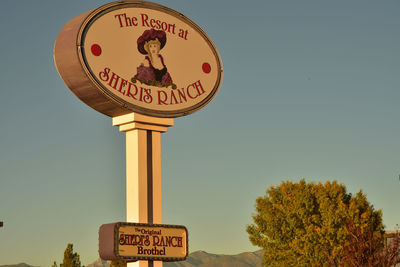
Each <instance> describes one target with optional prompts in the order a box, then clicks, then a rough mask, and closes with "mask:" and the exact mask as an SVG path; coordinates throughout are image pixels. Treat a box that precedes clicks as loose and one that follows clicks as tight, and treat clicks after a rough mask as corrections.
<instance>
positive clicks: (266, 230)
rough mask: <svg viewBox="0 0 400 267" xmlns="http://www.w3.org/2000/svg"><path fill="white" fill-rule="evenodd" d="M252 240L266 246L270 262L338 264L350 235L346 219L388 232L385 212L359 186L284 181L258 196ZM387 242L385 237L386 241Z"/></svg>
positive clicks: (274, 264)
mask: <svg viewBox="0 0 400 267" xmlns="http://www.w3.org/2000/svg"><path fill="white" fill-rule="evenodd" d="M253 220H254V224H251V225H248V226H247V232H248V233H249V238H250V241H251V242H252V243H253V244H254V245H257V246H259V247H261V248H263V249H264V257H263V260H264V261H263V262H264V264H265V266H338V264H339V261H340V259H341V257H342V254H343V244H344V243H345V242H346V241H347V240H348V239H349V232H348V230H347V229H346V227H345V222H348V221H351V222H352V223H353V224H354V225H355V227H357V228H358V229H360V230H361V231H364V230H363V229H372V230H373V232H377V233H383V225H382V213H381V211H380V210H378V211H375V210H374V208H373V206H372V205H370V204H369V203H368V201H367V199H366V196H365V195H364V194H363V193H362V192H361V191H360V192H359V193H357V194H356V195H355V196H352V195H351V194H349V193H347V192H346V187H345V186H344V185H342V184H338V183H337V182H336V181H334V182H329V181H328V182H326V183H325V184H321V183H318V184H315V183H306V182H305V180H304V179H303V180H301V181H300V182H298V183H293V182H289V181H287V182H282V183H281V185H279V186H276V187H275V186H271V187H270V188H269V189H267V190H266V195H265V196H263V197H259V198H257V200H256V214H255V215H253ZM380 242H382V244H383V240H381V241H380Z"/></svg>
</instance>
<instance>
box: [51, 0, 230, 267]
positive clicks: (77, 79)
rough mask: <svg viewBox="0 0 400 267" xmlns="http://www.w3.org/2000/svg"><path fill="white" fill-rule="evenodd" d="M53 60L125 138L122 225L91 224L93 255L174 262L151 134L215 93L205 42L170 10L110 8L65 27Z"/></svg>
mask: <svg viewBox="0 0 400 267" xmlns="http://www.w3.org/2000/svg"><path fill="white" fill-rule="evenodd" d="M54 58H55V63H56V66H57V70H58V72H59V74H60V76H61V77H62V79H63V80H64V82H65V84H66V85H67V86H68V87H69V89H70V90H71V91H72V92H73V93H74V94H75V95H76V96H77V97H78V98H79V99H81V100H82V101H83V102H84V103H86V104H87V105H89V106H90V107H92V108H93V109H95V110H97V111H98V112H101V113H103V114H105V115H107V116H110V117H112V123H113V125H114V126H118V127H119V130H120V131H122V132H125V133H126V201H127V205H126V206H127V210H126V216H127V222H119V223H109V224H104V225H102V226H101V227H100V230H99V253H100V257H101V258H103V259H106V260H112V259H123V260H126V261H128V262H134V263H130V265H134V266H140V267H152V266H158V267H160V266H162V261H178V260H184V259H185V258H186V256H187V254H188V236H187V235H188V234H187V230H186V228H185V227H184V226H177V225H164V224H162V205H161V204H162V201H161V140H160V136H161V133H164V132H166V131H167V129H168V127H171V126H173V125H174V119H173V118H176V117H180V116H185V115H188V114H191V113H193V112H195V111H197V110H199V109H201V108H202V107H204V106H205V105H207V104H208V103H209V102H210V101H211V100H212V99H213V98H214V96H215V95H216V93H217V92H218V90H219V87H220V84H221V81H222V63H221V60H220V57H219V54H218V52H217V50H216V48H215V46H214V44H213V43H212V41H211V40H210V38H209V37H208V36H207V34H206V33H205V32H204V31H203V30H202V29H201V28H200V27H199V26H197V25H196V24H195V23H194V22H193V21H191V20H190V19H188V18H187V17H185V16H184V15H182V14H181V13H179V12H177V11H175V10H172V9H170V8H167V7H165V6H161V5H158V4H155V3H150V2H143V1H118V2H113V3H109V4H106V5H104V6H101V7H99V8H97V9H94V10H91V11H88V12H86V13H83V14H80V15H78V16H76V17H75V18H73V19H71V20H70V21H69V22H67V23H66V24H65V26H64V27H63V28H62V30H61V31H60V33H59V35H58V37H57V40H56V42H55V47H54Z"/></svg>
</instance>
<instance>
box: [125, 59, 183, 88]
mask: <svg viewBox="0 0 400 267" xmlns="http://www.w3.org/2000/svg"><path fill="white" fill-rule="evenodd" d="M158 56H159V57H160V59H161V63H162V65H163V68H162V69H161V70H160V69H156V68H154V66H153V64H151V60H150V58H149V57H148V56H146V60H147V61H148V62H149V67H146V66H144V64H143V63H142V64H141V65H140V66H139V67H137V74H136V75H135V76H134V77H133V78H132V82H133V83H135V82H136V80H138V81H140V82H141V83H144V84H147V85H153V86H158V87H168V86H172V88H173V89H175V88H176V85H175V84H174V83H173V82H172V78H171V75H170V74H169V73H168V70H167V66H165V64H164V59H163V57H162V56H161V55H158Z"/></svg>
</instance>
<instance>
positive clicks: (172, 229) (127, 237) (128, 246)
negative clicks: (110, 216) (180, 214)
mask: <svg viewBox="0 0 400 267" xmlns="http://www.w3.org/2000/svg"><path fill="white" fill-rule="evenodd" d="M99 254H100V258H102V259H103V260H118V259H122V260H126V261H137V260H154V261H183V260H185V259H186V257H187V255H188V233H187V229H186V227H185V226H181V225H166V224H143V223H128V222H118V223H110V224H103V225H102V226H101V227H100V230H99Z"/></svg>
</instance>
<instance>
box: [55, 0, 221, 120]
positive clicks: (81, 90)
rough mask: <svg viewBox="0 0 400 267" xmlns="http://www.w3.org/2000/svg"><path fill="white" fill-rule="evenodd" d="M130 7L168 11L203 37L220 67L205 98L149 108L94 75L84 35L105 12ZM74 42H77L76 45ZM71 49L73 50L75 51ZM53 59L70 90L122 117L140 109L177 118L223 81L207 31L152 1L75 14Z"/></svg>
mask: <svg viewBox="0 0 400 267" xmlns="http://www.w3.org/2000/svg"><path fill="white" fill-rule="evenodd" d="M128 7H138V8H147V9H152V10H156V11H160V12H164V13H167V14H169V15H171V16H173V17H175V18H177V19H179V20H181V21H182V22H183V23H185V24H188V25H189V26H191V27H192V28H193V29H194V30H195V31H197V32H198V33H199V34H200V35H201V36H202V37H203V38H204V40H205V41H206V42H207V44H208V45H209V47H210V50H211V51H212V53H213V55H214V56H215V58H216V61H217V69H218V70H217V72H218V77H217V80H216V82H215V85H214V88H213V89H212V90H211V92H210V93H209V94H208V95H207V97H206V98H205V99H203V100H202V101H201V102H199V103H197V104H195V105H193V106H191V107H188V108H184V109H178V110H170V111H162V110H155V109H148V108H144V107H140V106H137V105H134V104H132V103H129V102H127V101H125V100H123V99H121V98H118V97H116V96H115V95H113V94H112V93H110V92H109V90H108V89H106V88H105V87H104V86H103V85H102V83H101V82H99V81H98V79H97V78H96V75H94V74H93V73H92V71H91V70H90V66H89V64H88V63H87V60H86V58H85V52H84V49H83V41H84V40H85V34H86V32H87V31H88V30H89V28H90V26H91V25H92V24H93V23H95V22H96V20H97V19H98V18H100V17H101V16H103V15H104V14H107V13H108V12H111V11H114V10H118V9H122V8H128ZM72 43H74V45H73V44H72ZM72 46H73V47H72ZM72 49H73V50H74V51H72ZM54 58H55V61H56V66H57V69H58V71H59V73H60V76H61V77H62V78H63V80H64V82H65V83H66V84H67V86H68V87H69V88H70V89H71V91H72V92H73V93H74V94H75V95H76V96H77V97H78V98H80V99H81V100H82V101H83V102H85V103H86V104H87V105H89V106H91V107H92V108H94V109H95V110H97V111H99V112H101V113H103V114H105V115H108V116H111V117H115V116H120V115H124V114H128V113H131V112H138V113H141V114H144V115H149V116H155V117H169V118H174V117H180V116H185V115H188V114H191V113H193V112H195V111H197V110H199V109H201V108H202V107H204V106H206V105H207V104H208V103H209V102H210V101H211V100H212V99H213V98H214V96H215V95H216V93H217V92H218V90H219V87H220V85H221V82H222V73H223V70H222V62H221V59H220V56H219V54H218V51H217V49H216V48H215V45H214V44H213V42H212V41H211V39H210V38H209V37H208V36H207V34H206V33H205V32H204V31H203V30H202V29H201V28H200V27H199V26H198V25H197V24H196V23H194V22H193V21H192V20H190V19H189V18H187V17H185V16H184V15H182V14H181V13H179V12H177V11H175V10H173V9H170V8H168V7H165V6H162V5H159V4H156V3H151V2H142V1H136V0H132V1H118V2H113V3H109V4H106V5H103V6H101V7H99V8H97V9H95V10H92V11H89V12H86V13H84V14H81V15H79V16H77V17H75V18H74V19H72V20H70V21H69V22H68V23H67V24H66V25H65V26H64V28H63V29H62V30H61V32H60V34H59V36H58V37H57V40H56V44H55V48H54ZM77 63H78V64H79V66H74V64H77Z"/></svg>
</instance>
